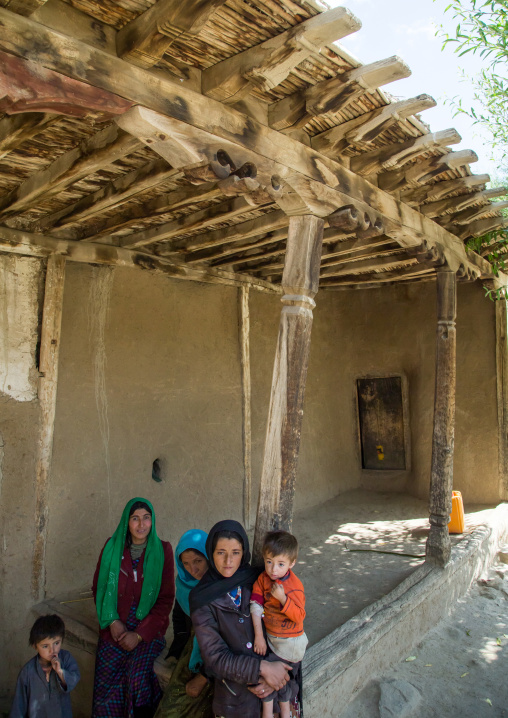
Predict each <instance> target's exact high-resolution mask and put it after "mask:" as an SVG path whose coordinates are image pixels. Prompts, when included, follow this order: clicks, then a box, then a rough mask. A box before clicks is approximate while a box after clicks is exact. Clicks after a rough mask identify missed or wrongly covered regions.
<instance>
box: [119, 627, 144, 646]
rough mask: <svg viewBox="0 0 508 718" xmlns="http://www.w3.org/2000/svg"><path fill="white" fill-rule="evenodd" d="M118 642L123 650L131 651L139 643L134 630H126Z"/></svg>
mask: <svg viewBox="0 0 508 718" xmlns="http://www.w3.org/2000/svg"><path fill="white" fill-rule="evenodd" d="M118 643H119V644H120V645H121V646H122V648H123V649H124V651H133V650H134V649H135V648H136V646H137V645H138V643H139V638H138V634H137V633H135V632H134V631H126V632H125V633H124V635H123V636H122V638H120V640H119V641H118Z"/></svg>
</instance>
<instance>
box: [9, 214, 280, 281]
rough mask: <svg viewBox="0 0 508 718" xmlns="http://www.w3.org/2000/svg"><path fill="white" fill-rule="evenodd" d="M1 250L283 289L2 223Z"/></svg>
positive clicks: (249, 278) (167, 260) (198, 279)
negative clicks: (56, 255) (5, 225)
mask: <svg viewBox="0 0 508 718" xmlns="http://www.w3.org/2000/svg"><path fill="white" fill-rule="evenodd" d="M0 252H9V253H12V254H19V255H23V256H27V257H47V256H49V255H51V254H58V255H62V256H63V257H65V258H66V259H67V260H68V261H70V262H78V263H81V264H100V265H109V266H119V267H132V268H134V269H143V270H146V271H149V272H153V273H154V274H160V275H163V276H166V277H172V278H174V279H184V280H190V281H193V282H205V283H207V284H224V285H227V286H231V287H243V286H250V287H252V288H253V289H256V290H257V291H261V292H274V293H275V294H281V291H282V290H281V288H280V287H278V286H276V285H274V284H271V283H270V282H265V281H263V280H261V279H257V278H256V277H250V276H248V275H244V274H237V273H234V272H227V271H223V270H220V269H214V268H208V267H204V268H201V267H200V268H197V267H189V266H186V265H185V263H184V262H180V263H177V262H175V261H174V260H170V259H167V258H165V257H158V256H155V255H152V254H148V253H144V252H136V251H133V250H130V249H124V248H122V247H113V246H111V245H106V244H95V243H92V242H72V241H70V240H65V239H56V238H54V237H51V236H48V235H42V234H33V233H30V232H23V231H21V230H16V229H10V228H9V227H4V226H2V225H0Z"/></svg>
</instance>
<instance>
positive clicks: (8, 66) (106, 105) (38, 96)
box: [0, 51, 132, 117]
mask: <svg viewBox="0 0 508 718" xmlns="http://www.w3.org/2000/svg"><path fill="white" fill-rule="evenodd" d="M129 107H132V102H129V101H128V100H124V98H123V97H119V96H118V95H116V94H114V93H112V92H108V91H107V90H101V89H99V88H97V87H92V86H91V85H87V84H85V83H84V82H80V81H79V80H74V79H72V78H70V77H65V75H62V74H60V73H58V72H54V71H53V70H47V69H46V68H43V67H38V66H36V65H34V63H31V62H28V61H26V60H23V59H21V58H19V57H16V56H15V55H11V54H10V53H7V52H2V51H0V111H2V112H6V113H8V114H16V113H18V112H49V113H54V114H61V115H70V116H72V117H86V116H87V115H88V114H89V113H90V112H91V111H94V112H101V113H104V116H105V117H113V116H115V115H120V114H122V113H123V112H125V111H126V110H128V109H129Z"/></svg>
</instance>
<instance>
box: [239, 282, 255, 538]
mask: <svg viewBox="0 0 508 718" xmlns="http://www.w3.org/2000/svg"><path fill="white" fill-rule="evenodd" d="M238 323H239V340H240V369H241V375H242V439H243V441H242V445H243V525H244V526H245V528H247V529H249V528H250V526H251V495H252V428H251V377H250V314H249V287H240V289H239V290H238Z"/></svg>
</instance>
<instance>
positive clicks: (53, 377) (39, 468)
mask: <svg viewBox="0 0 508 718" xmlns="http://www.w3.org/2000/svg"><path fill="white" fill-rule="evenodd" d="M64 283H65V257H62V256H60V255H52V256H51V257H49V258H48V266H47V270H46V284H45V292H44V308H43V311H42V328H41V348H40V360H39V374H40V379H39V392H38V394H39V409H40V429H39V436H38V439H37V449H36V451H37V458H36V465H35V538H34V549H33V558H32V597H33V598H34V599H36V600H41V599H42V598H44V589H45V578H46V572H45V555H46V538H47V527H48V516H49V480H50V473H51V457H52V453H53V433H54V426H55V409H56V395H57V384H58V358H59V355H60V335H61V327H62V303H63V292H64Z"/></svg>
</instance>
